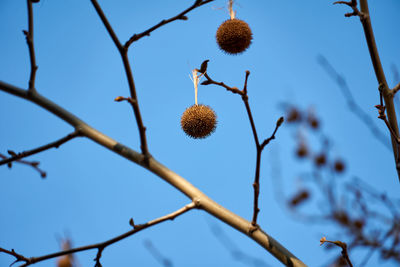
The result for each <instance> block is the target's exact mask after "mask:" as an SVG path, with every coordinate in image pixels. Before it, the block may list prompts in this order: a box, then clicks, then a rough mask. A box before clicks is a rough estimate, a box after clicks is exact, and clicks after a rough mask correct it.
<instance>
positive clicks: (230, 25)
mask: <svg viewBox="0 0 400 267" xmlns="http://www.w3.org/2000/svg"><path fill="white" fill-rule="evenodd" d="M216 37H217V43H218V45H219V47H220V48H221V49H222V50H223V51H225V52H226V53H228V54H232V55H234V54H240V53H242V52H243V51H245V50H246V49H247V48H248V47H249V46H250V44H251V40H252V39H253V34H252V32H251V29H250V27H249V25H248V24H247V23H246V22H244V21H243V20H240V19H228V20H227V21H225V22H224V23H222V24H221V26H219V28H218V30H217V36H216Z"/></svg>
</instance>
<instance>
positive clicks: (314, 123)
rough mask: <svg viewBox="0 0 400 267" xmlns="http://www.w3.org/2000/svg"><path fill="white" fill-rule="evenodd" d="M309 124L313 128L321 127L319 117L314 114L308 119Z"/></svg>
mask: <svg viewBox="0 0 400 267" xmlns="http://www.w3.org/2000/svg"><path fill="white" fill-rule="evenodd" d="M307 122H308V125H310V127H311V128H312V129H315V130H316V129H318V128H319V120H318V119H317V118H315V117H314V116H310V117H308V119H307Z"/></svg>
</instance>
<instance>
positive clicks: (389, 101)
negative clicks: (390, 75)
mask: <svg viewBox="0 0 400 267" xmlns="http://www.w3.org/2000/svg"><path fill="white" fill-rule="evenodd" d="M334 4H344V5H347V6H349V7H350V8H351V9H352V10H353V12H350V13H346V14H345V16H346V17H352V16H358V17H359V18H360V21H361V24H362V26H363V30H364V35H365V40H366V42H367V45H368V50H369V55H370V57H371V61H372V65H373V67H374V71H375V75H376V80H377V82H378V85H379V94H380V98H381V104H380V107H378V110H379V118H380V119H383V118H386V115H385V116H383V114H385V113H386V114H387V120H386V121H385V123H386V125H387V127H388V129H389V131H390V134H391V140H392V148H393V155H394V160H395V164H396V165H395V166H396V170H397V176H398V178H399V181H400V143H399V142H398V140H397V139H398V137H399V136H400V135H399V127H398V123H397V117H396V111H395V105H394V102H393V99H394V96H395V94H396V93H397V92H398V91H399V90H400V83H398V84H397V85H396V86H394V87H393V88H392V89H390V88H389V86H388V83H387V81H386V76H385V72H384V71H383V67H382V63H381V60H380V57H379V53H378V48H377V45H376V42H375V36H374V32H373V30H372V25H371V18H370V16H369V8H368V2H367V0H360V8H358V2H357V0H351V1H336V2H334Z"/></svg>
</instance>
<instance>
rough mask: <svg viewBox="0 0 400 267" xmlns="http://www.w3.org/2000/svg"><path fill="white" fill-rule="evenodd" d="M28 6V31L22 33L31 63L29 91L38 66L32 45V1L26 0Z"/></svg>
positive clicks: (33, 87) (32, 85) (33, 85)
mask: <svg viewBox="0 0 400 267" xmlns="http://www.w3.org/2000/svg"><path fill="white" fill-rule="evenodd" d="M26 2H27V5H28V31H23V33H24V34H25V38H26V43H27V44H28V48H29V58H30V62H31V74H30V77H29V90H30V91H32V90H35V78H36V71H37V69H38V66H37V65H36V57H35V46H34V43H33V7H32V1H31V0H26Z"/></svg>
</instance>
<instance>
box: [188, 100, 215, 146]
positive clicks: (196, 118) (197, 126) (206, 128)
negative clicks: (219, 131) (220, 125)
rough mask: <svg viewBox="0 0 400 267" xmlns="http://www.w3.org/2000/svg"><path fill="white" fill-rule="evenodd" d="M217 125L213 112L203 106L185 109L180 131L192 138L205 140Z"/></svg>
mask: <svg viewBox="0 0 400 267" xmlns="http://www.w3.org/2000/svg"><path fill="white" fill-rule="evenodd" d="M216 124H217V116H216V115H215V112H214V111H213V110H212V109H211V108H210V107H209V106H205V105H193V106H191V107H189V108H187V109H186V110H185V111H184V112H183V114H182V118H181V127H182V130H183V131H184V132H185V133H186V134H187V135H188V136H190V137H192V138H196V139H197V138H205V137H207V136H209V135H210V134H211V133H212V132H214V130H215V127H216Z"/></svg>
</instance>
